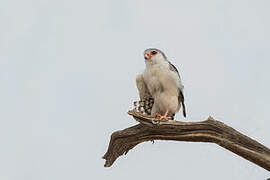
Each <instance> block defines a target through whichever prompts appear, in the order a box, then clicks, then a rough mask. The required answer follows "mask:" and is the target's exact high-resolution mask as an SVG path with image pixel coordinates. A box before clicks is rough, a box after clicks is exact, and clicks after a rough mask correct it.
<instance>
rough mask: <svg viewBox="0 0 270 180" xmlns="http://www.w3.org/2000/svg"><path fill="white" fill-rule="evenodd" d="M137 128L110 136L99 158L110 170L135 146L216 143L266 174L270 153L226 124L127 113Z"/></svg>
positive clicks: (209, 120)
mask: <svg viewBox="0 0 270 180" xmlns="http://www.w3.org/2000/svg"><path fill="white" fill-rule="evenodd" d="M128 114H129V115H132V116H133V117H134V119H135V120H136V121H138V122H139V123H140V124H138V125H135V126H132V127H130V128H127V129H124V130H122V131H117V132H114V133H113V134H112V135H111V140H110V144H109V147H108V150H107V152H106V154H105V155H104V156H103V158H104V159H105V160H106V162H105V165H104V166H105V167H110V166H111V165H112V164H113V163H114V161H115V160H116V159H117V158H118V157H119V156H121V155H123V154H126V153H127V152H128V151H129V150H130V149H132V148H133V147H135V146H136V145H137V144H139V143H141V142H145V141H153V140H174V141H190V142H210V143H216V144H218V145H220V146H222V147H224V148H226V149H228V150H229V151H231V152H233V153H235V154H237V155H239V156H241V157H243V158H245V159H247V160H249V161H251V162H253V163H255V164H257V165H258V166H260V167H262V168H264V169H266V170H268V171H270V149H269V148H267V147H265V146H263V145H262V144H260V143H258V142H257V141H255V140H253V139H251V138H249V137H247V136H245V135H243V134H241V133H240V132H238V131H236V130H235V129H233V128H231V127H229V126H227V125H226V124H224V123H222V122H219V121H216V120H214V119H213V118H212V117H209V118H208V120H206V121H201V122H180V121H158V120H157V119H155V118H153V117H149V116H146V115H142V114H140V113H138V112H135V111H129V112H128Z"/></svg>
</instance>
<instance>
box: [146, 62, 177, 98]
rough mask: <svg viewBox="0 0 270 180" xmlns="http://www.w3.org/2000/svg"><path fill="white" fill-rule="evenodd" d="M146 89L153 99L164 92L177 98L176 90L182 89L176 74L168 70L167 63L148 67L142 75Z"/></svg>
mask: <svg viewBox="0 0 270 180" xmlns="http://www.w3.org/2000/svg"><path fill="white" fill-rule="evenodd" d="M143 76H144V80H145V82H146V84H147V87H148V89H149V91H150V93H151V95H152V96H153V97H154V96H156V95H160V92H161V91H162V92H164V93H166V94H168V95H171V96H178V88H180V89H181V88H182V85H181V82H180V79H179V77H178V75H177V73H175V72H173V71H171V70H170V68H169V63H168V62H166V61H164V62H163V63H159V64H155V65H152V66H148V67H147V68H146V69H145V72H144V74H143Z"/></svg>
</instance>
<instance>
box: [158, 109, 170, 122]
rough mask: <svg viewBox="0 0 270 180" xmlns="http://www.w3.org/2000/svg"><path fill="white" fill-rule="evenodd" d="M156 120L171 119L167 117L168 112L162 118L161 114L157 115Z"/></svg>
mask: <svg viewBox="0 0 270 180" xmlns="http://www.w3.org/2000/svg"><path fill="white" fill-rule="evenodd" d="M157 118H159V120H162V119H164V120H169V119H171V118H172V117H169V116H168V110H167V111H166V112H165V114H164V115H163V116H162V115H161V114H159V113H158V114H157Z"/></svg>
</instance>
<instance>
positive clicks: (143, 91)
mask: <svg viewBox="0 0 270 180" xmlns="http://www.w3.org/2000/svg"><path fill="white" fill-rule="evenodd" d="M136 85H137V89H138V91H139V95H140V99H141V100H142V99H149V98H151V97H152V96H151V94H150V92H149V90H148V88H147V85H146V83H145V81H144V79H143V75H142V74H140V75H138V76H137V77H136Z"/></svg>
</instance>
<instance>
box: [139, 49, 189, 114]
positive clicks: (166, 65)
mask: <svg viewBox="0 0 270 180" xmlns="http://www.w3.org/2000/svg"><path fill="white" fill-rule="evenodd" d="M144 56H145V64H146V69H145V71H144V72H143V73H142V74H140V75H138V76H137V77H136V85H137V88H138V90H139V94H140V99H141V100H144V99H148V98H151V97H152V98H153V99H154V104H153V107H152V110H151V116H154V117H156V116H157V117H159V118H160V119H167V118H168V117H174V115H175V113H176V112H178V111H179V109H180V107H181V105H182V107H183V115H184V116H186V112H185V104H184V96H183V88H184V86H183V85H182V82H181V79H180V75H179V73H178V70H177V69H176V67H175V66H174V65H172V64H171V63H170V62H169V61H168V60H167V57H166V56H165V54H164V53H163V52H162V51H160V50H158V49H154V48H151V49H147V50H145V51H144Z"/></svg>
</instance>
